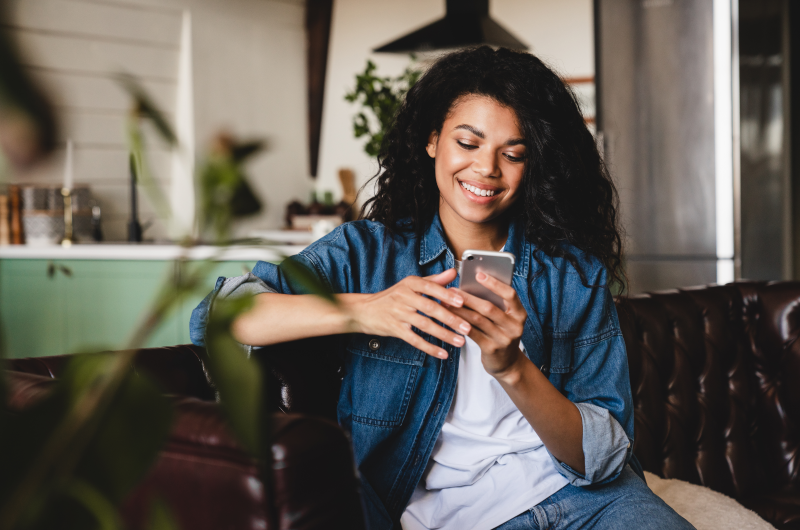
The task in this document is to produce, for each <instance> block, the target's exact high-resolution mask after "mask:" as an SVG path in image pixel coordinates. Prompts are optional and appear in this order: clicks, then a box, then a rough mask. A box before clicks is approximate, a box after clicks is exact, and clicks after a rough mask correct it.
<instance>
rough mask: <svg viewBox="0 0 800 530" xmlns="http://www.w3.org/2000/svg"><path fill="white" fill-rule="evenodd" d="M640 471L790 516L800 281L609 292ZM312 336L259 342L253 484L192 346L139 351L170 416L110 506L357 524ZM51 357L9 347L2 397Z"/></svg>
mask: <svg viewBox="0 0 800 530" xmlns="http://www.w3.org/2000/svg"><path fill="white" fill-rule="evenodd" d="M617 308H618V311H619V316H620V323H621V326H622V331H623V334H624V336H625V342H626V344H627V347H628V359H629V364H630V375H631V388H632V390H633V398H634V406H635V423H636V434H635V437H636V440H635V445H634V452H635V454H636V455H637V457H638V458H639V460H640V461H641V463H642V466H643V468H644V469H645V470H647V471H650V472H652V473H655V474H657V475H660V476H662V477H667V478H678V479H682V480H686V481H689V482H692V483H695V484H702V485H704V486H708V487H710V488H712V489H714V490H717V491H720V492H722V493H725V494H727V495H730V496H732V497H735V498H736V499H738V500H739V501H740V502H741V503H742V504H744V505H745V506H747V507H749V508H751V509H753V510H755V511H756V512H758V513H759V514H760V515H761V516H762V517H764V518H765V519H767V520H768V521H769V522H771V523H772V524H773V525H775V526H776V527H777V528H780V529H800V477H799V476H798V475H799V474H800V467H799V466H800V460H798V458H799V457H800V453H799V451H798V447H799V446H800V344H798V343H797V338H798V336H799V335H800V283H798V282H778V283H770V284H767V283H754V282H738V283H735V284H730V285H726V286H712V287H700V288H691V289H681V290H675V291H670V292H660V293H653V294H648V295H641V296H635V297H630V298H622V299H620V300H618V301H617ZM335 340H339V339H337V338H331V337H323V338H318V339H309V340H304V341H297V342H294V343H286V344H281V345H277V346H274V347H271V348H269V349H267V350H264V351H262V352H260V353H259V354H258V355H259V360H260V362H262V363H263V364H264V366H265V367H266V369H267V371H268V373H269V374H270V375H271V378H272V381H271V385H270V392H271V400H270V401H271V403H272V404H273V405H274V407H275V411H276V416H275V418H276V429H275V445H274V446H273V454H274V456H275V461H274V464H273V468H274V470H275V475H274V477H275V481H274V484H273V485H272V488H271V489H270V492H271V493H269V494H267V495H265V494H264V489H263V488H262V486H261V484H260V482H259V481H258V478H257V474H256V472H255V467H254V465H253V463H252V462H251V461H250V460H249V459H248V458H247V457H246V456H245V455H244V453H242V452H241V450H239V449H238V447H237V446H236V443H235V442H234V441H233V439H232V438H231V437H230V435H229V434H228V433H227V430H226V429H225V426H224V424H223V421H222V418H221V416H220V415H219V411H218V409H217V406H216V404H215V403H214V401H213V398H214V389H213V387H212V386H211V385H209V383H208V382H207V380H206V376H205V372H204V370H203V365H202V362H201V358H202V356H201V353H202V352H201V351H200V350H199V349H198V348H196V347H194V346H176V347H172V348H156V349H150V350H142V351H140V352H139V353H138V355H137V360H136V362H135V364H136V368H137V369H138V370H142V371H145V372H148V373H150V374H152V375H153V376H154V377H155V378H156V379H157V380H159V381H160V382H161V384H162V385H163V388H164V389H165V392H167V393H170V394H174V395H176V396H182V397H176V409H177V421H176V423H175V426H174V429H173V433H172V436H171V438H170V441H169V443H168V444H167V446H166V447H165V448H164V450H163V451H162V455H161V458H160V460H159V461H158V463H157V464H156V465H155V467H154V469H153V470H151V472H150V474H149V475H148V477H147V478H146V479H145V481H144V482H143V483H142V484H141V485H140V486H139V487H138V489H137V490H136V491H135V492H134V494H133V495H131V497H130V498H129V499H128V501H127V502H126V504H125V506H124V508H123V511H124V514H125V518H126V520H127V521H128V522H129V523H130V524H131V527H132V528H139V526H138V525H140V524H141V517H142V514H143V513H144V512H145V510H144V506H145V503H146V502H147V500H148V499H149V498H150V497H151V496H152V495H153V494H154V493H155V492H158V494H160V495H162V496H163V497H164V498H166V500H167V501H168V502H170V504H171V505H172V506H173V509H174V510H175V512H176V514H177V516H178V518H179V519H180V522H181V523H182V525H183V528H192V529H198V530H202V529H209V530H210V529H218V528H230V529H239V528H241V529H245V528H248V529H249V528H268V529H275V528H281V529H289V528H293V529H295V528H296V529H301V528H302V529H312V528H326V529H327V528H354V529H358V528H361V527H362V526H363V519H362V518H361V514H360V504H359V499H358V493H357V480H356V479H355V477H354V473H353V468H352V457H351V453H350V450H349V445H348V442H347V438H346V435H345V434H344V433H343V432H342V431H341V429H339V428H338V426H336V425H335V424H334V423H333V420H334V419H335V411H336V400H337V397H338V387H339V381H340V379H341V365H340V363H339V362H338V360H337V359H336V358H335V357H333V356H332V355H330V352H331V351H332V350H333V348H331V341H335ZM64 360H65V358H64V357H44V358H42V357H40V358H28V359H17V360H13V361H8V368H9V369H10V370H12V371H13V373H12V378H11V379H12V386H13V389H14V390H13V392H12V396H11V406H12V407H19V408H21V407H24V406H26V405H27V404H29V403H30V402H32V401H34V400H35V399H36V397H37V395H40V393H41V392H42V391H44V390H45V389H46V387H47V386H48V385H49V384H50V383H51V381H49V379H50V378H52V377H57V375H58V373H59V372H60V370H61V368H62V366H63V364H64Z"/></svg>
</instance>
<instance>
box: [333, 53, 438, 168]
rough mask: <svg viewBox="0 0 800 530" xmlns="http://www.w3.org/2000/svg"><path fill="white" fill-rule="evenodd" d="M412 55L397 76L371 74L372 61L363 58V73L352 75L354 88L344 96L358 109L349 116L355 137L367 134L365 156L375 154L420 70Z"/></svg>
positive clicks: (373, 66)
mask: <svg viewBox="0 0 800 530" xmlns="http://www.w3.org/2000/svg"><path fill="white" fill-rule="evenodd" d="M415 60H416V59H415V57H414V56H413V55H412V56H411V61H412V62H411V65H409V66H408V67H407V68H406V69H405V70H404V71H403V73H402V74H400V75H399V76H397V77H379V76H377V75H376V74H375V71H376V70H377V67H376V66H375V63H373V62H372V61H370V60H367V67H366V68H365V69H364V72H363V73H360V74H358V75H356V86H355V88H354V89H353V90H352V91H350V92H348V93H347V94H345V96H344V99H345V100H346V101H349V102H350V103H358V104H360V105H361V108H362V110H361V111H359V112H358V114H356V115H355V116H354V117H353V133H354V134H355V136H356V138H361V137H362V136H366V137H367V143H366V144H365V145H364V151H365V152H366V153H367V154H368V155H369V156H373V157H374V156H378V154H379V153H380V150H381V143H382V142H383V137H384V135H385V134H386V133H387V132H388V131H389V128H390V127H391V125H392V123H393V122H394V117H395V115H396V114H397V111H398V110H399V109H400V105H402V104H403V100H404V99H405V97H406V94H407V93H408V91H409V90H411V87H413V86H414V85H415V84H416V82H417V80H418V79H419V77H420V76H421V75H422V71H421V70H419V69H418V68H416V67H415Z"/></svg>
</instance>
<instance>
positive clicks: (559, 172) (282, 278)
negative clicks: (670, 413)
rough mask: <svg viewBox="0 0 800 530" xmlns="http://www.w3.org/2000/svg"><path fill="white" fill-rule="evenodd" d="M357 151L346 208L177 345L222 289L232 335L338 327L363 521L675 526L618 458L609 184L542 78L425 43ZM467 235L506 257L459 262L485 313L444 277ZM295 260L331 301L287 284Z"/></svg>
mask: <svg viewBox="0 0 800 530" xmlns="http://www.w3.org/2000/svg"><path fill="white" fill-rule="evenodd" d="M379 162H380V164H381V169H382V171H381V172H380V173H379V174H378V175H377V176H376V177H375V179H376V187H377V193H376V195H375V196H374V197H373V198H372V199H370V200H369V201H367V203H366V204H365V206H364V209H363V210H362V217H363V219H362V220H359V221H356V222H352V223H346V224H344V225H341V226H339V227H338V228H337V229H336V230H334V231H333V232H331V233H330V234H328V235H327V236H325V237H324V238H322V239H320V240H319V241H317V242H315V243H314V244H312V245H311V246H309V247H308V248H307V249H305V250H304V251H303V252H301V253H300V254H299V255H297V256H293V257H292V258H289V260H290V261H291V263H283V264H281V265H280V266H275V265H272V264H269V263H264V262H259V263H258V264H257V265H256V267H255V268H254V269H253V272H252V274H249V275H246V276H243V277H238V278H233V279H228V280H224V281H220V282H219V283H218V289H217V290H216V291H215V292H213V293H211V294H210V295H209V296H208V297H207V298H206V300H204V302H203V303H202V304H200V306H198V307H197V309H195V311H194V313H193V316H192V340H193V341H194V342H195V343H196V344H203V342H204V340H205V327H206V323H207V322H208V315H209V312H210V311H214V303H215V300H217V299H219V298H224V297H229V296H236V295H248V296H253V295H254V304H253V308H252V309H251V310H250V311H249V312H248V313H246V314H244V315H241V316H240V317H238V318H237V319H236V321H235V322H234V324H233V332H234V336H235V337H236V338H237V340H239V341H240V342H242V343H244V344H249V345H254V346H262V345H268V344H274V343H277V342H283V341H288V340H294V339H300V338H305V337H313V336H321V335H345V337H344V338H343V340H334V339H331V348H332V349H333V350H335V351H336V353H337V354H339V355H341V357H342V359H343V362H344V367H345V371H344V374H343V379H342V387H341V393H340V396H339V403H338V408H337V412H338V420H339V423H340V424H341V426H342V427H343V428H344V429H345V430H347V431H348V432H349V433H350V435H351V440H352V443H353V449H354V454H355V460H356V463H357V465H358V468H359V472H360V477H361V484H362V493H363V496H364V501H365V512H366V517H367V519H368V527H370V528H377V529H386V530H389V529H393V530H400V529H401V528H403V529H404V530H425V529H431V528H438V529H445V530H457V529H462V528H471V529H473V530H490V529H492V528H498V527H499V528H503V529H507V530H511V529H516V528H551V527H552V525H553V524H554V523H555V522H556V521H557V520H558V521H560V525H559V528H582V527H586V526H592V527H594V528H600V529H605V528H651V527H652V528H667V529H687V528H691V525H689V524H688V523H687V522H686V521H685V520H683V519H682V518H681V517H680V516H678V515H677V514H676V513H675V512H674V511H672V510H671V509H670V508H669V507H667V506H666V505H665V504H664V503H663V502H661V501H660V499H658V497H656V496H655V495H654V494H653V493H652V492H651V491H650V490H649V489H648V488H647V485H646V484H645V483H644V481H643V478H642V476H643V475H642V473H641V468H640V466H639V465H638V463H637V461H636V459H635V458H634V457H633V456H632V449H631V448H632V441H633V410H632V398H631V389H630V380H629V376H628V366H627V357H626V354H625V345H624V342H623V338H622V333H621V331H620V326H619V321H618V318H617V313H616V310H615V306H614V302H613V298H612V296H611V293H610V291H609V284H610V283H611V282H614V281H617V282H619V281H621V277H622V272H621V270H620V269H619V265H620V252H621V249H620V235H619V229H618V226H617V214H616V192H615V189H614V186H613V184H612V182H611V179H610V178H609V176H608V173H607V172H606V170H605V167H604V165H603V162H602V160H601V159H600V156H599V154H598V152H597V148H596V146H595V143H594V139H593V138H592V135H591V134H590V133H589V131H588V130H587V129H586V125H585V123H584V121H583V118H582V117H581V114H580V112H579V109H578V106H577V104H576V102H575V99H574V97H573V95H572V94H571V92H570V91H569V90H568V89H567V88H566V87H565V85H564V84H563V82H562V81H561V80H560V79H559V78H558V76H556V75H555V74H554V73H553V72H552V71H551V70H550V69H548V68H547V67H546V66H545V65H544V64H543V63H542V62H541V61H540V60H539V59H537V58H536V57H534V56H532V55H529V54H526V53H518V52H512V51H510V50H506V49H502V48H501V49H499V50H492V49H490V48H488V47H481V48H477V49H471V50H466V51H461V52H456V53H453V54H450V55H447V56H445V57H443V58H441V59H440V60H439V61H437V62H436V63H435V64H434V65H433V66H432V67H431V68H430V69H429V70H428V71H427V72H426V73H425V74H424V75H423V76H422V77H421V78H420V80H419V82H418V83H417V84H415V85H414V87H413V88H412V89H411V90H410V91H409V93H408V95H407V97H406V100H405V102H404V103H403V105H402V106H401V108H400V110H399V112H398V114H397V116H396V119H395V121H394V124H393V126H392V128H391V129H390V131H389V132H388V134H387V135H386V137H385V139H384V142H383V144H382V148H381V154H380V156H379ZM468 249H471V250H479V251H498V250H502V251H504V252H507V253H510V254H512V255H513V256H514V261H513V274H511V282H510V284H506V283H503V282H501V281H499V280H497V279H495V278H493V277H492V276H489V275H487V274H484V273H481V272H477V273H476V275H475V281H477V282H478V283H479V284H481V285H482V286H483V287H485V288H486V289H488V290H489V291H491V292H493V293H494V294H495V295H496V296H497V297H499V298H500V299H502V302H503V304H502V305H503V307H504V309H503V308H500V307H498V306H496V305H495V304H494V303H492V302H489V301H487V300H484V299H481V298H478V297H476V296H474V295H471V294H469V293H467V292H465V291H464V290H461V289H458V288H457V285H458V284H457V281H458V275H457V272H456V269H455V265H456V260H457V258H458V257H460V256H462V254H463V252H464V251H465V250H468ZM298 266H302V267H304V268H306V269H307V270H308V271H309V272H310V273H311V274H313V275H315V276H316V277H317V278H318V279H319V281H320V282H322V283H323V284H325V285H327V286H328V287H329V289H330V290H331V291H332V292H333V293H335V298H336V300H337V301H338V304H337V305H333V304H330V303H328V302H326V301H324V300H322V299H319V298H315V297H314V296H309V295H308V294H306V293H307V291H305V290H304V288H303V286H301V285H298V284H296V283H295V282H294V281H292V280H291V275H289V274H287V271H289V270H291V269H292V268H295V269H296V267H298ZM585 486H592V487H591V488H584V487H585Z"/></svg>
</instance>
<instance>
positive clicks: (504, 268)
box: [458, 250, 514, 311]
mask: <svg viewBox="0 0 800 530" xmlns="http://www.w3.org/2000/svg"><path fill="white" fill-rule="evenodd" d="M479 272H483V273H485V274H488V275H489V276H492V277H494V278H497V279H498V280H500V281H501V282H503V283H504V284H506V285H511V275H512V274H513V273H514V254H511V253H510V252H493V251H490V250H465V251H464V254H462V256H461V270H460V271H459V275H460V278H459V283H458V288H459V289H461V290H462V291H464V292H467V293H469V294H471V295H473V296H477V297H478V298H483V299H484V300H488V301H490V302H491V303H493V304H494V305H496V306H497V307H499V308H500V309H502V310H504V311H505V309H506V305H505V303H503V299H502V298H500V296H499V295H497V294H495V293H494V292H492V291H490V290H489V289H487V288H486V287H484V286H483V285H481V284H480V283H478V280H477V279H476V278H475V276H476V275H477V274H478V273H479Z"/></svg>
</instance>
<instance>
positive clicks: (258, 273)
mask: <svg viewBox="0 0 800 530" xmlns="http://www.w3.org/2000/svg"><path fill="white" fill-rule="evenodd" d="M311 257H312V256H311V255H309V254H308V253H307V252H306V255H303V254H299V255H297V256H292V257H290V258H287V259H290V260H293V261H295V262H296V263H297V264H299V265H302V266H303V267H305V268H306V269H308V270H309V271H310V272H311V273H312V274H316V275H318V276H320V275H319V272H318V270H317V267H315V266H314V260H313V259H310V258H311ZM323 281H324V280H323ZM304 292H305V291H304V289H303V287H302V286H301V285H297V284H296V283H295V282H292V281H291V280H290V279H289V277H288V276H287V275H286V273H285V271H284V270H283V268H282V266H281V265H276V264H274V263H268V262H265V261H259V262H258V263H256V266H255V267H254V268H253V272H248V273H247V274H243V275H242V276H235V277H232V278H225V277H224V276H220V277H219V278H217V282H216V285H215V286H214V290H213V291H211V292H210V293H209V294H208V296H206V297H205V298H204V299H203V301H202V302H200V304H198V306H197V307H195V308H194V310H193V311H192V316H191V318H190V319H189V338H190V339H191V341H192V343H193V344H195V345H197V346H205V342H206V341H205V335H206V327H207V326H208V316H209V314H210V312H211V309H212V308H213V305H214V302H215V301H216V300H217V299H219V298H228V297H239V296H255V295H257V294H263V293H283V294H301V293H304Z"/></svg>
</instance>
